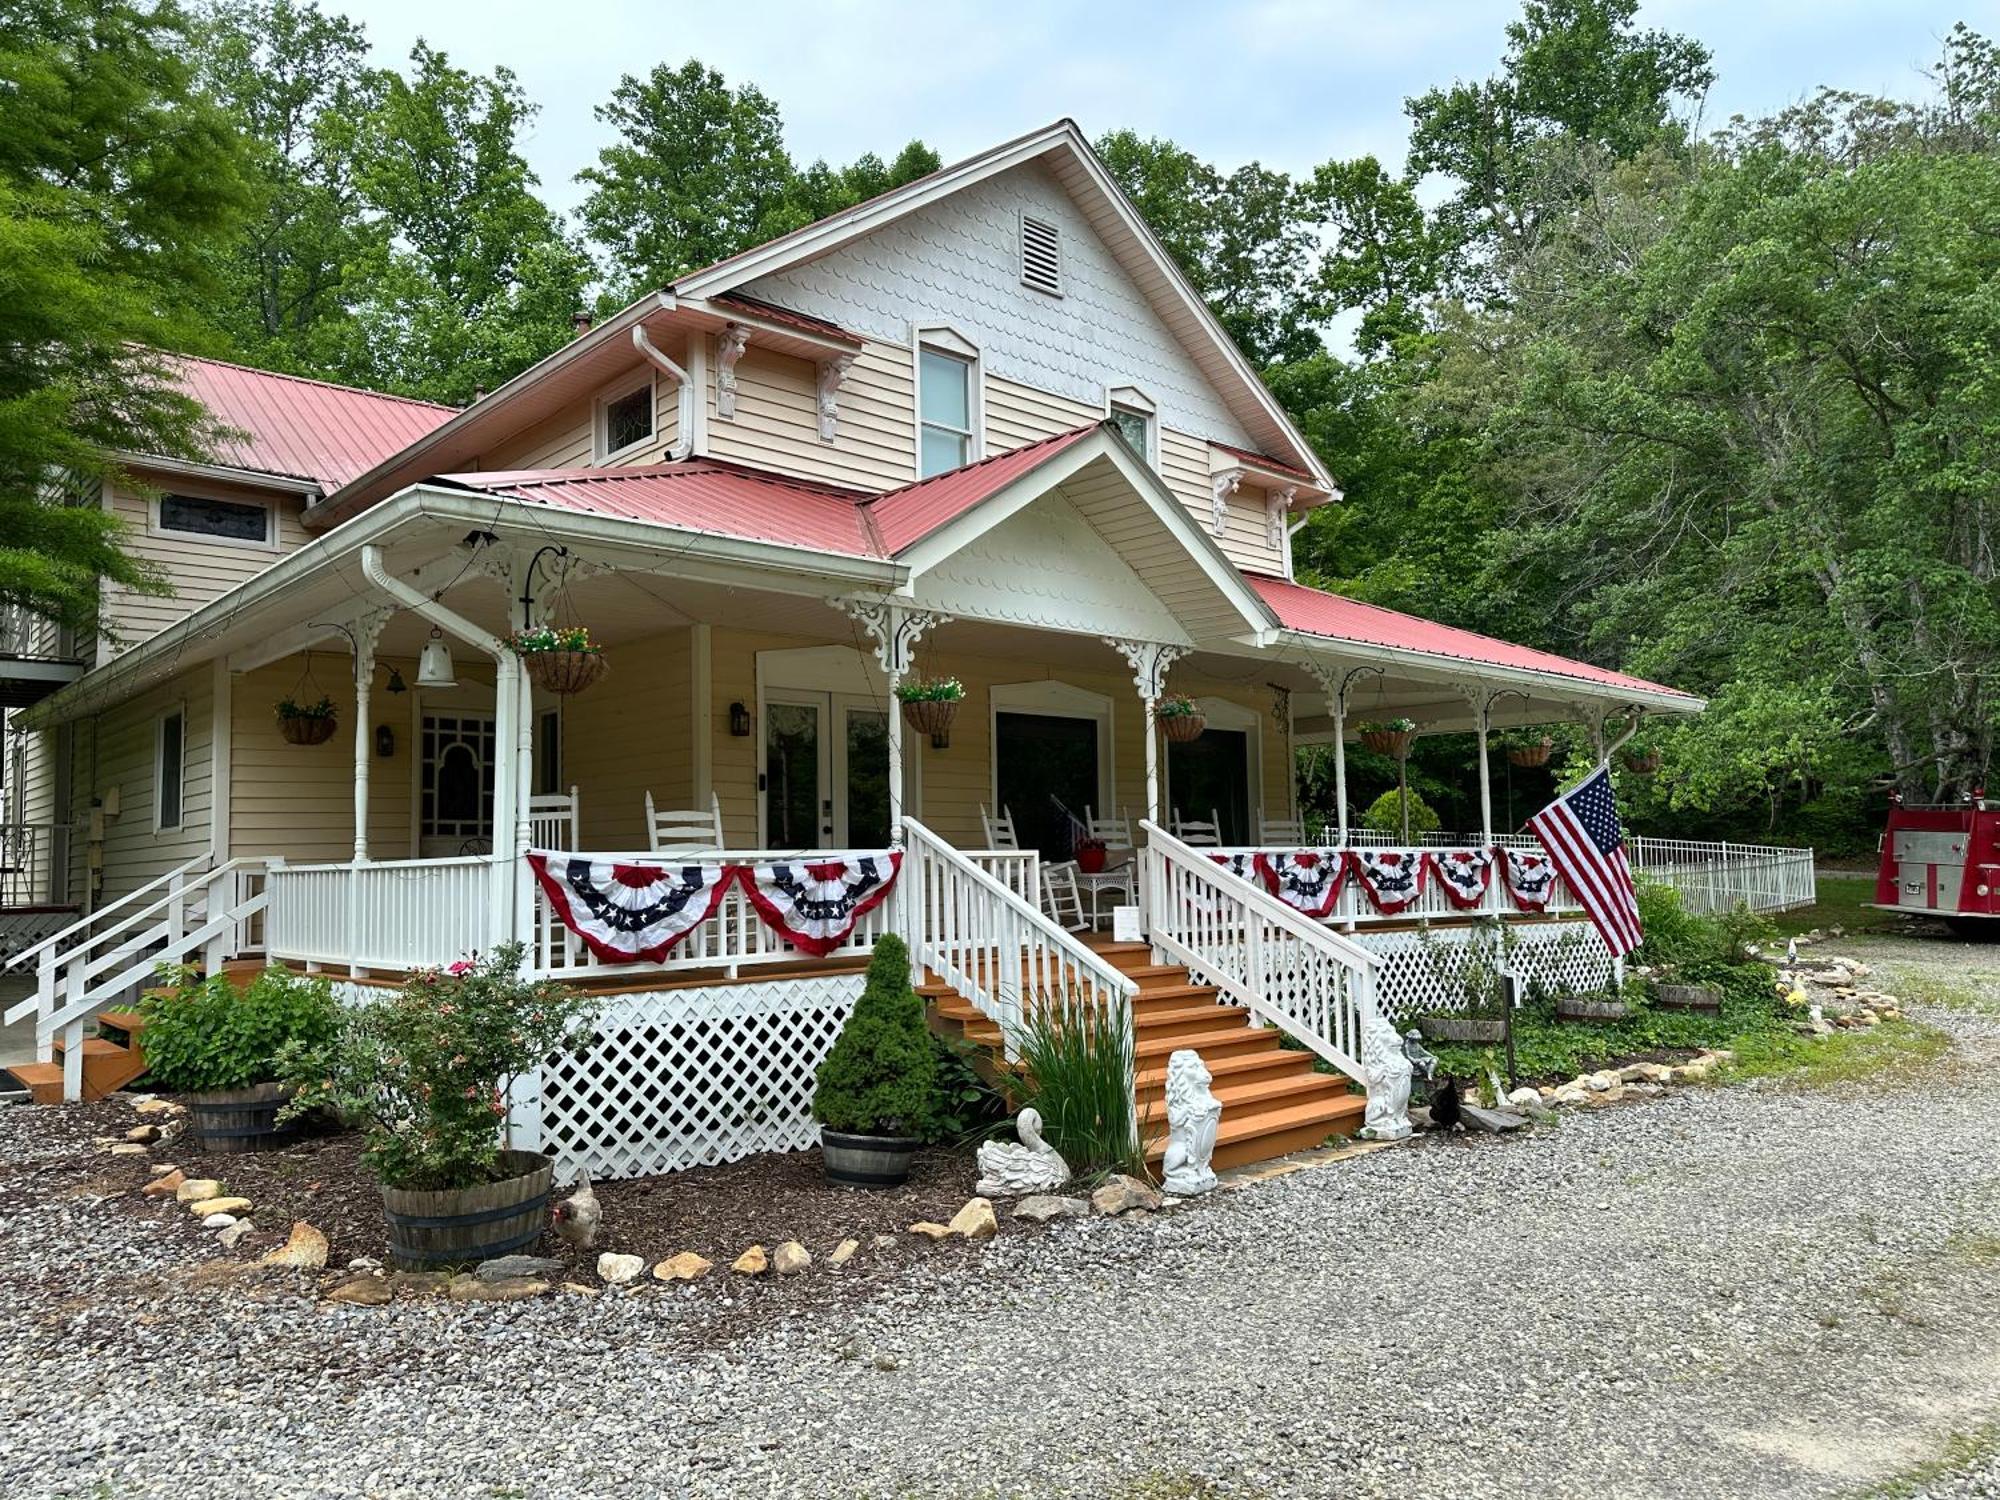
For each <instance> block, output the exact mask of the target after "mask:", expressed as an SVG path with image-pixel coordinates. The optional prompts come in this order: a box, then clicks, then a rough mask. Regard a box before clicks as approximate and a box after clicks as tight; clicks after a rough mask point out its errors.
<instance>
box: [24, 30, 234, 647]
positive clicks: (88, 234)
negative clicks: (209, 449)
mask: <svg viewBox="0 0 2000 1500" xmlns="http://www.w3.org/2000/svg"><path fill="white" fill-rule="evenodd" d="M0 98H4V99H5V101H6V104H5V107H4V108H0V605H21V606H24V607H26V608H27V609H29V610H31V611H33V612H35V613H37V614H41V615H43V616H46V617H48V618H51V619H54V620H56V621H58V622H60V623H62V624H64V625H67V626H70V627H72V628H74V629H76V630H79V631H82V632H88V631H89V630H91V629H93V628H94V626H95V618H94V616H95V608H96V602H97V585H98V580H99V579H100V578H105V579H110V580H112V581H114V582H116V583H118V584H121V585H124V586H126V587H130V588H136V589H141V590H146V591H150V592H164V591H165V586H164V583H163V581H162V580H161V579H160V577H159V576H158V575H157V574H156V573H155V572H153V571H152V570H150V569H148V568H145V567H142V566H140V565H139V564H137V563H135V562H133V561H131V560H130V559H128V558H127V557H126V556H125V554H124V552H123V551H122V550H121V546H120V542H121V539H122V537H123V534H124V533H123V528H122V526H121V525H120V524H119V522H118V521H117V519H116V518H115V517H114V516H113V515H112V514H111V513H110V512H109V511H108V510H107V509H105V508H102V507H100V506H99V505H98V503H97V487H98V484H99V482H101V481H102V480H103V479H104V478H106V477H107V476H109V475H112V474H114V473H116V472H117V469H118V465H117V461H116V458H115V456H114V455H115V454H116V453H117V452H129V451H132V450H135V449H136V450H140V451H144V452H150V453H159V454H165V455H168V456H173V457H181V458H190V459H200V458H205V457H206V456H207V453H206V451H205V449H206V442H207V436H208V435H207V433H206V432H205V430H204V422H203V417H202V413H201V411H200V409H199V407H197V406H196V405H195V403H193V402H192V401H190V400H188V399H187V398H186V397H185V396H183V395H181V394H180V392H179V391H178V390H177V389H176V388H175V387H174V385H173V383H172V380H171V372H170V368H169V366H168V364H167V362H166V361H164V360H162V359H161V358H160V357H159V356H157V355H156V354H153V353H151V352H150V351H151V350H153V349H158V348H183V347H188V346H190V345H191V344H192V343H194V342H197V341H198V340H199V339H200V338H201V330H200V329H199V328H198V327H197V326H195V325H194V324H193V323H192V321H191V320H190V318H189V316H188V309H189V306H190V302H191V300H192V299H193V298H194V297H196V296H198V295H199V294H200V293H201V292H202V290H203V289H204V288H206V287H207V286H208V285H209V283H210V274H209V266H210V261H211V258H212V257H213V255H214V254H215V252H216V249H217V247H218V246H219V245H220V244H221V243H222V242H223V241H224V239H225V238H226V237H227V236H228V235H229V234H230V233H231V232H232V231H233V230H234V228H235V226H236V224H237V223H238V222H239V221H240V218H241V216H242V214H243V213H244V212H245V210H246V208H247V195H246V193H245V190H244V186H243V181H242V176H241V172H240V168H239V156H240V153H239V149H238V145H237V142H236V138H235V136H234V134H233V132H232V131H231V130H230V128H229V122H228V120H227V119H226V118H225V117H224V116H223V115H222V114H221V112H220V111H218V110H216V109H215V108H213V107H212V106H211V105H210V104H209V103H208V102H207V101H206V100H205V99H204V98H203V97H202V96H201V94H200V93H199V92H198V91H197V90H196V88H195V86H194V82H193V76H192V68H191V66H190V63H189V60H188V55H187V23H186V19H185V17H184V16H183V15H182V14H181V12H180V11H179V9H178V8H177V7H176V6H174V5H173V4H171V3H166V4H158V5H137V4H129V3H119V0H19V3H15V4H12V5H9V6H6V7H4V8H0Z"/></svg>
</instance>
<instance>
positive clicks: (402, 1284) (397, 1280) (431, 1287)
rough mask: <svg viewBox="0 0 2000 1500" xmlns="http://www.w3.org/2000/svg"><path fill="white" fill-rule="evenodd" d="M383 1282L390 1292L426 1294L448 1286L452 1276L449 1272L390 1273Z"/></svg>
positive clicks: (439, 1290)
mask: <svg viewBox="0 0 2000 1500" xmlns="http://www.w3.org/2000/svg"><path fill="white" fill-rule="evenodd" d="M383 1281H384V1283H385V1284H386V1285H387V1286H388V1287H389V1289H390V1290H391V1291H397V1292H417V1293H419V1294H428V1293H431V1292H441V1291H443V1290H444V1289H445V1288H446V1287H448V1286H450V1285H451V1282H452V1275H451V1272H449V1271H391V1272H390V1273H389V1274H388V1275H387V1276H385V1277H383Z"/></svg>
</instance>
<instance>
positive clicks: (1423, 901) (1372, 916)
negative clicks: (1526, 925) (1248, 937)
mask: <svg viewBox="0 0 2000 1500" xmlns="http://www.w3.org/2000/svg"><path fill="white" fill-rule="evenodd" d="M1348 847H1349V848H1367V849H1381V848H1400V849H1408V848H1412V847H1416V846H1413V845H1410V844H1395V845H1377V844H1365V845H1353V844H1350V845H1349V846H1348ZM1479 847H1480V846H1479V844H1478V843H1477V841H1474V842H1473V843H1470V844H1456V845H1449V846H1425V848H1426V851H1427V852H1428V853H1431V854H1450V853H1452V852H1453V851H1454V849H1477V848H1479ZM1508 847H1511V848H1515V849H1518V850H1520V851H1522V852H1524V853H1528V854H1539V853H1540V852H1541V846H1540V845H1539V844H1536V843H1535V842H1534V841H1533V840H1523V841H1521V842H1518V843H1515V844H1512V845H1510V846H1508ZM1196 852H1197V853H1199V854H1203V855H1208V854H1241V855H1257V854H1290V853H1291V852H1293V851H1292V850H1291V848H1289V847H1285V848H1269V847H1258V846H1255V845H1247V844H1246V845H1240V846H1230V847H1227V848H1221V849H1200V850H1197V851H1196ZM1319 852H1322V853H1328V854H1332V853H1337V852H1340V851H1337V850H1334V849H1332V848H1330V847H1329V848H1326V849H1323V850H1321V851H1319ZM1281 904H1282V903H1281ZM1582 909H1583V908H1582V907H1581V906H1579V905H1578V904H1577V900H1576V897H1575V896H1574V895H1572V894H1571V893H1570V889H1569V886H1568V885H1567V884H1566V883H1565V882H1564V881H1563V880H1562V879H1561V877H1557V879H1556V883H1555V885H1554V886H1553V887H1552V888H1551V889H1550V891H1549V901H1548V905H1547V907H1546V908H1544V911H1543V912H1541V913H1528V912H1524V911H1522V910H1521V909H1520V908H1519V907H1517V906H1515V905H1514V901H1513V898H1512V897H1510V896H1509V895H1508V894H1507V886H1506V873H1505V871H1503V870H1502V869H1500V868H1499V866H1498V865H1497V864H1496V865H1495V866H1494V869H1493V874H1492V879H1491V880H1489V881H1488V882H1487V886H1486V894H1485V895H1484V896H1483V897H1482V898H1481V899H1480V901H1479V904H1478V905H1477V906H1470V907H1464V906H1454V905H1453V904H1452V901H1451V898H1450V897H1449V896H1447V895H1446V894H1445V893H1444V890H1443V888H1442V886H1441V885H1440V883H1439V881H1438V879H1437V877H1436V875H1435V874H1432V875H1430V876H1428V877H1427V878H1426V879H1425V881H1424V889H1423V894H1422V895H1420V896H1418V897H1417V899H1416V900H1415V901H1414V902H1413V903H1411V904H1410V905H1409V906H1406V907H1405V908H1403V910H1401V911H1399V912H1396V913H1395V914H1394V915H1392V916H1384V915H1383V914H1382V913H1381V912H1379V911H1377V910H1376V909H1375V907H1374V905H1373V903H1371V902H1370V901H1369V899H1368V896H1367V893H1366V892H1365V891H1363V890H1362V889H1361V886H1360V882H1358V881H1356V880H1355V879H1354V878H1353V877H1352V876H1349V877H1348V879H1347V880H1346V882H1345V883H1344V884H1343V885H1342V886H1341V889H1340V895H1339V897H1338V898H1337V899H1336V900H1335V903H1334V907H1333V910H1332V911H1331V912H1330V913H1328V914H1327V916H1326V917H1325V918H1324V919H1323V920H1325V921H1327V922H1332V923H1335V924H1337V925H1339V926H1341V927H1344V928H1347V929H1349V930H1350V931H1351V930H1354V929H1356V928H1366V927H1376V926H1380V925H1382V924H1383V923H1385V922H1398V923H1409V922H1414V921H1417V920H1419V919H1425V920H1431V921H1453V920H1456V921H1467V920H1470V919H1472V918H1474V917H1498V918H1499V919H1501V920H1502V921H1518V920H1522V919H1524V918H1528V917H1530V916H1541V915H1544V914H1546V915H1549V916H1567V915H1569V914H1571V913H1573V912H1579V911H1581V910H1582Z"/></svg>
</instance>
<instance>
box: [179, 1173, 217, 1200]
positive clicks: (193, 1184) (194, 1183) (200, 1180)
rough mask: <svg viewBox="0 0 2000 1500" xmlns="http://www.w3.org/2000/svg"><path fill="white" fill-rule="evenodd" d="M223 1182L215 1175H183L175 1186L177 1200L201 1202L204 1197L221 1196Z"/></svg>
mask: <svg viewBox="0 0 2000 1500" xmlns="http://www.w3.org/2000/svg"><path fill="white" fill-rule="evenodd" d="M221 1196H222V1184H221V1183H219V1182H217V1181H216V1180H215V1179H214V1178H213V1177H183V1178H182V1179H181V1181H180V1183H179V1184H178V1185H177V1186H176V1187H175V1188H174V1198H175V1201H177V1202H180V1203H199V1202H201V1200H202V1199H204V1198H220V1197H221Z"/></svg>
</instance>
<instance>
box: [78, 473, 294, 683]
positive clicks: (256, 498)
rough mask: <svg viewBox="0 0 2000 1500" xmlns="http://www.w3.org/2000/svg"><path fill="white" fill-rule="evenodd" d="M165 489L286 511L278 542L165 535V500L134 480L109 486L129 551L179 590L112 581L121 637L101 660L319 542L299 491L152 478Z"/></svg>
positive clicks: (111, 601) (107, 614) (107, 624)
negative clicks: (158, 525)
mask: <svg viewBox="0 0 2000 1500" xmlns="http://www.w3.org/2000/svg"><path fill="white" fill-rule="evenodd" d="M151 479H152V482H154V483H156V484H157V485H158V486H159V487H160V488H161V489H164V490H168V491H171V492H172V493H174V494H179V495H201V496H206V497H209V498H212V499H216V500H235V501H241V502H243V503H245V504H257V505H269V506H271V507H273V508H274V509H275V510H276V511H277V513H278V524H277V528H276V532H275V535H276V537H277V545H276V546H272V547H265V546H258V545H255V544H253V543H249V542H231V541H224V540H220V539H217V538H210V537H198V536H188V535H186V534H184V533H180V532H161V531H158V530H157V529H155V528H154V527H153V525H152V521H153V518H154V516H155V514H156V511H157V505H158V501H157V498H156V497H155V496H153V495H146V494H141V493H140V492H138V491H137V490H135V489H133V488H132V487H131V486H130V485H110V486H107V487H106V489H105V498H104V503H105V506H106V507H107V508H108V509H109V510H110V511H111V512H112V514H114V515H116V516H118V517H119V518H120V519H121V520H123V521H124V522H125V523H126V532H127V540H126V544H125V545H126V549H127V551H128V552H130V553H131V555H132V556H133V557H135V558H137V559H139V560H140V561H142V562H148V563H151V564H153V565H154V566H155V567H156V568H158V569H159V570H160V572H161V574H162V576H164V577H165V579H166V581H167V583H168V585H169V586H170V587H171V588H172V589H173V593H172V594H171V595H155V594H142V593H137V592H135V591H133V590H131V589H127V588H124V587H121V586H120V585H117V584H113V583H106V584H105V585H104V606H103V610H102V614H101V618H102V622H103V625H104V628H105V629H106V630H107V631H108V632H109V634H110V635H111V636H112V637H113V642H112V643H111V644H108V645H106V646H105V647H104V648H103V655H102V657H100V660H109V659H110V658H111V657H112V656H116V655H117V654H118V653H119V652H121V651H124V650H127V649H129V648H131V647H132V646H135V645H137V644H138V643H139V642H140V641H143V640H144V639H145V638H146V637H147V636H149V635H152V634H154V633H155V632H157V631H160V630H163V629H165V628H166V627H167V626H169V625H171V624H173V623H174V621H176V620H178V619H181V618H182V617H183V616H185V615H190V614H192V613H194V611H195V610H197V609H199V608H200V607H201V606H202V605H204V604H206V603H208V602H209V600H211V599H214V598H216V597H217V596H218V595H221V594H223V593H226V592H227V591H228V590H230V589H232V588H234V587H236V585H237V584H239V583H242V582H244V581H245V580H246V579H249V578H252V577H254V576H255V575H257V574H258V573H261V572H263V571H264V569H266V568H268V567H270V566H271V564H272V563H274V562H276V561H277V560H278V559H279V558H281V557H283V556H284V555H285V554H286V553H287V552H290V551H292V550H293V549H294V548H296V547H300V546H303V545H304V544H305V543H306V542H307V541H309V540H311V538H310V537H308V536H307V534H306V531H305V528H304V527H303V526H302V525H300V523H299V512H300V509H301V507H302V505H303V501H302V500H300V499H299V498H298V497H296V496H272V495H269V494H267V493H260V492H258V491H255V490H249V489H243V488H240V487H238V486H234V485H228V484H216V483H210V482H208V481H206V480H202V481H196V480H191V479H179V478H171V477H169V476H167V475H164V474H159V475H154V476H151Z"/></svg>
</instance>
